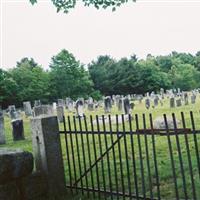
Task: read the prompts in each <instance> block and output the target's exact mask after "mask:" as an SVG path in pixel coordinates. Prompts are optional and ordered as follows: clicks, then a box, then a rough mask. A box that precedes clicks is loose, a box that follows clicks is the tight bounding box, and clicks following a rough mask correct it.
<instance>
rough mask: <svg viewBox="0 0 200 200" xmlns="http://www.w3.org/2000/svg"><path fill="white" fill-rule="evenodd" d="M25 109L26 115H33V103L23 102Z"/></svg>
mask: <svg viewBox="0 0 200 200" xmlns="http://www.w3.org/2000/svg"><path fill="white" fill-rule="evenodd" d="M23 107H24V112H25V115H26V116H31V115H32V109H31V102H30V101H26V102H23Z"/></svg>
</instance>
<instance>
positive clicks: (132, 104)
mask: <svg viewBox="0 0 200 200" xmlns="http://www.w3.org/2000/svg"><path fill="white" fill-rule="evenodd" d="M130 107H131V110H133V109H134V107H135V104H134V103H133V102H131V103H130Z"/></svg>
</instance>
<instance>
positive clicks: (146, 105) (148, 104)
mask: <svg viewBox="0 0 200 200" xmlns="http://www.w3.org/2000/svg"><path fill="white" fill-rule="evenodd" d="M150 105H151V103H150V99H149V98H146V99H145V107H146V109H149V108H150Z"/></svg>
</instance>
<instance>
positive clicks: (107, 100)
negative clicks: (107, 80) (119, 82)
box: [104, 96, 112, 113]
mask: <svg viewBox="0 0 200 200" xmlns="http://www.w3.org/2000/svg"><path fill="white" fill-rule="evenodd" d="M111 108H112V102H111V98H110V96H107V97H105V99H104V110H105V113H110V112H111Z"/></svg>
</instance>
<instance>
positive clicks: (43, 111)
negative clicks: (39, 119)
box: [33, 105, 53, 117]
mask: <svg viewBox="0 0 200 200" xmlns="http://www.w3.org/2000/svg"><path fill="white" fill-rule="evenodd" d="M33 115H34V116H35V117H36V116H40V115H53V107H52V106H50V105H40V106H36V107H33Z"/></svg>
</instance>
